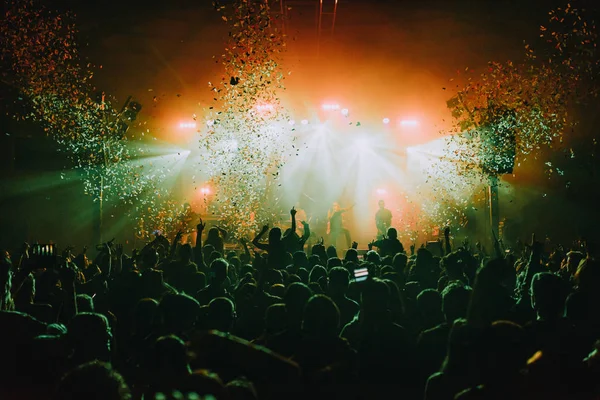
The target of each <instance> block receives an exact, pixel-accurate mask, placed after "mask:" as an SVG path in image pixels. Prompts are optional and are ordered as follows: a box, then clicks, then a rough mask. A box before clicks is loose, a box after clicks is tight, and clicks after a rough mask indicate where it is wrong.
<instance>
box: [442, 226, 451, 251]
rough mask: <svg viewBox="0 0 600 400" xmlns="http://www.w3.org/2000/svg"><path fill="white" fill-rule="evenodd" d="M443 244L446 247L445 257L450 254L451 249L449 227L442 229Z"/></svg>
mask: <svg viewBox="0 0 600 400" xmlns="http://www.w3.org/2000/svg"><path fill="white" fill-rule="evenodd" d="M444 243H445V245H446V249H445V255H448V254H450V253H452V247H451V246H450V227H448V226H447V227H446V228H444Z"/></svg>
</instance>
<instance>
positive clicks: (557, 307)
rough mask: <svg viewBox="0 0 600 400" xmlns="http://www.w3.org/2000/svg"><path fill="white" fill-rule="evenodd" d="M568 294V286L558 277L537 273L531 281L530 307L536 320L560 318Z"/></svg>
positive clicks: (547, 273) (546, 273)
mask: <svg viewBox="0 0 600 400" xmlns="http://www.w3.org/2000/svg"><path fill="white" fill-rule="evenodd" d="M568 294H569V288H568V286H567V285H566V283H565V282H564V281H563V280H562V279H561V278H560V277H559V276H558V275H554V274H551V273H549V272H539V273H537V274H535V275H534V276H533V278H532V279H531V288H530V295H531V307H532V308H533V309H534V310H535V312H536V313H537V317H538V319H544V320H546V319H552V320H554V319H556V318H560V317H562V316H563V314H564V310H565V301H566V300H567V296H568Z"/></svg>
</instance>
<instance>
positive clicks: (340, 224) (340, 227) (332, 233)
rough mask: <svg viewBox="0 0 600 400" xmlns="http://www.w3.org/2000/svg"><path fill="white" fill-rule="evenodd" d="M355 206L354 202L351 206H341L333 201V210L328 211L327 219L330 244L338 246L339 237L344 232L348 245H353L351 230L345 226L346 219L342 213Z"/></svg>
mask: <svg viewBox="0 0 600 400" xmlns="http://www.w3.org/2000/svg"><path fill="white" fill-rule="evenodd" d="M352 208H354V204H353V205H351V206H350V207H346V208H340V205H339V204H338V203H337V202H336V203H333V207H332V208H331V210H329V211H328V212H327V219H328V220H329V229H328V233H329V244H330V245H333V246H337V240H338V237H339V236H340V235H341V234H342V233H343V234H344V236H345V237H346V245H347V246H348V248H350V247H351V246H352V239H351V238H350V231H349V230H348V229H346V228H344V221H343V218H342V214H343V213H345V212H346V211H350V210H351V209H352Z"/></svg>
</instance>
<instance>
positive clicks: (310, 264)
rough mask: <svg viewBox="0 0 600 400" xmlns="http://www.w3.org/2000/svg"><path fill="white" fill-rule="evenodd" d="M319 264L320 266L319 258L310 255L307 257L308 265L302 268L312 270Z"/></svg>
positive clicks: (316, 255)
mask: <svg viewBox="0 0 600 400" xmlns="http://www.w3.org/2000/svg"><path fill="white" fill-rule="evenodd" d="M319 264H321V257H319V255H318V254H311V256H310V257H308V265H307V266H306V267H304V268H312V267H314V266H315V265H319Z"/></svg>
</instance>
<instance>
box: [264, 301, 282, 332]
mask: <svg viewBox="0 0 600 400" xmlns="http://www.w3.org/2000/svg"><path fill="white" fill-rule="evenodd" d="M286 327H287V312H286V306H285V304H283V303H276V304H272V305H270V306H269V307H267V310H266V311H265V331H266V333H268V334H270V335H273V334H276V333H279V332H282V331H284V330H285V328H286Z"/></svg>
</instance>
